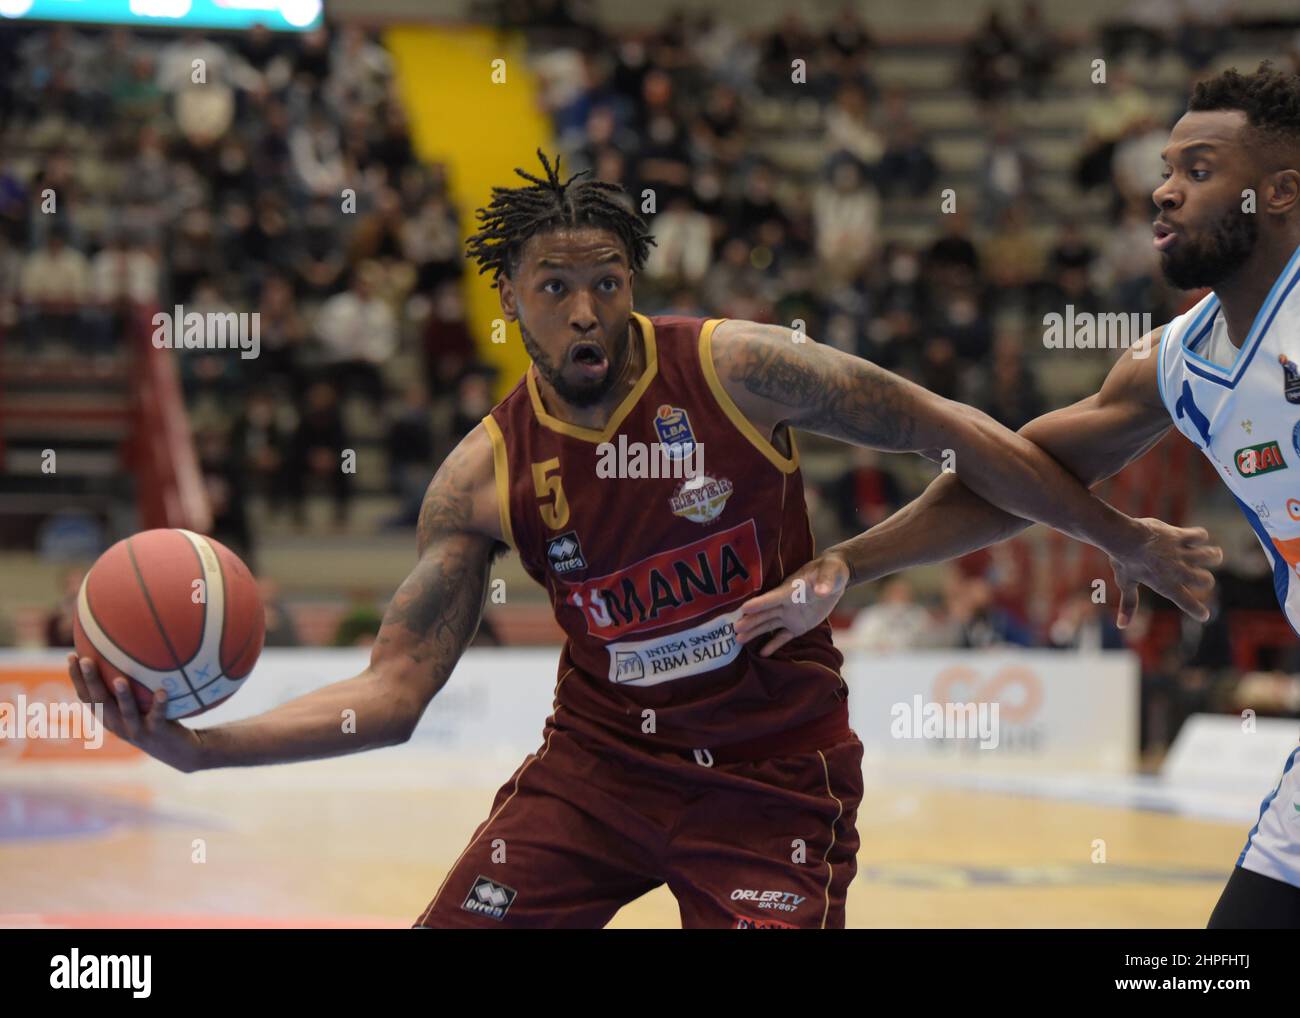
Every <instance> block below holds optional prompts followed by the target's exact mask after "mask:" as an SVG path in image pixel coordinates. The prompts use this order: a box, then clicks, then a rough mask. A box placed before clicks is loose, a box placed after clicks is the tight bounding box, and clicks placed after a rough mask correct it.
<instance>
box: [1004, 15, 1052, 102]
mask: <svg viewBox="0 0 1300 1018" xmlns="http://www.w3.org/2000/svg"><path fill="white" fill-rule="evenodd" d="M1015 38H1016V56H1017V58H1018V59H1019V65H1020V67H1019V70H1020V84H1021V86H1022V87H1023V88H1024V90H1025V95H1027V96H1028V97H1029V98H1030V99H1041V98H1042V95H1043V87H1044V85H1045V84H1046V82H1047V79H1048V78H1049V77H1050V76H1051V73H1052V67H1053V65H1054V64H1055V63H1056V55H1057V54H1058V53H1060V52H1061V41H1060V40H1059V39H1058V38H1057V37H1056V35H1055V33H1053V32H1052V30H1051V28H1049V27H1048V25H1047V22H1046V21H1045V20H1044V18H1043V9H1042V5H1041V4H1040V3H1038V2H1037V0H1025V3H1024V4H1022V5H1021V7H1020V20H1019V22H1018V23H1017V24H1016V28H1015Z"/></svg>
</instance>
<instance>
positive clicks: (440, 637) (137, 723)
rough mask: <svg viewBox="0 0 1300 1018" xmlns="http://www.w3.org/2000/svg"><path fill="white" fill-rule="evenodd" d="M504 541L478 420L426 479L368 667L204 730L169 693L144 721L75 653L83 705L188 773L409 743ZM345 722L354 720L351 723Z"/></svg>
mask: <svg viewBox="0 0 1300 1018" xmlns="http://www.w3.org/2000/svg"><path fill="white" fill-rule="evenodd" d="M500 539H501V534H500V523H499V522H498V516H497V510H496V503H495V487H494V485H493V475H492V451H491V445H490V442H489V440H488V437H487V435H486V434H485V433H484V431H483V427H482V425H480V426H479V427H478V428H476V429H475V430H474V431H473V432H471V433H470V434H469V435H468V436H467V437H466V438H465V440H464V441H462V442H461V444H460V445H459V446H457V448H456V449H455V450H453V452H452V453H451V455H450V456H448V457H447V459H446V461H445V462H444V463H443V465H442V467H441V468H440V469H439V470H438V473H437V475H436V476H435V477H434V479H433V481H432V483H431V484H430V485H429V490H428V491H427V493H426V494H425V496H424V503H423V505H422V506H421V509H420V523H419V546H418V550H419V560H418V561H417V562H416V564H415V567H414V569H412V570H411V573H410V575H409V576H407V577H406V579H405V580H404V581H403V582H402V584H401V586H400V587H398V589H397V593H396V594H394V595H393V598H392V601H391V602H390V603H389V605H388V609H387V611H386V612H385V613H384V618H383V623H382V624H381V626H380V629H379V634H378V637H377V639H376V641H375V644H374V647H373V648H372V650H371V656H370V664H369V666H368V667H367V668H366V669H365V670H364V671H363V672H361V674H359V675H356V676H354V677H352V678H350V679H344V680H342V681H340V682H335V683H332V684H331V685H328V686H324V687H323V688H321V689H318V690H315V691H314V692H311V693H308V694H306V695H305V696H300V697H298V698H297V699H294V700H290V701H289V702H288V703H285V704H281V705H280V706H279V707H276V708H274V709H272V710H269V711H266V712H265V713H263V714H258V715H256V716H255V717H251V718H246V719H245V720H243V721H235V722H231V723H230V724H225V725H219V726H216V727H213V728H206V729H189V728H186V727H185V726H183V725H180V724H177V723H176V722H174V721H166V720H164V719H163V717H162V715H163V711H164V710H165V706H164V705H165V700H159V701H157V702H155V705H154V707H153V709H152V710H151V711H150V712H149V713H148V714H147V715H145V716H144V717H141V716H140V714H139V712H138V711H137V710H136V709H135V702H134V697H133V696H132V694H131V693H130V692H129V691H128V692H121V691H116V690H115V691H114V693H113V694H111V695H110V694H109V693H108V692H107V691H106V690H105V689H104V685H103V682H102V681H101V680H100V679H99V677H98V675H97V673H96V670H95V668H94V666H93V664H91V663H90V661H89V660H88V659H83V660H82V661H81V662H78V661H77V660H76V658H75V656H73V657H71V658H70V661H69V666H70V669H71V672H72V678H73V682H74V684H75V685H76V686H77V689H78V692H79V693H80V694H81V697H82V699H83V700H86V701H87V702H96V701H98V702H101V703H103V704H104V705H105V706H104V716H105V724H106V725H107V726H108V728H109V730H110V731H112V732H114V733H115V734H117V735H119V736H121V737H122V738H124V739H126V740H127V741H129V742H132V743H134V744H135V745H137V746H139V747H140V748H141V749H143V750H145V751H146V752H148V753H150V754H152V755H153V756H156V757H157V758H158V759H160V760H163V762H165V763H169V764H171V765H172V766H174V767H176V768H177V769H179V770H183V771H193V770H203V769H208V768H214V767H240V766H252V765H255V764H271V763H287V762H290V761H297V760H314V759H319V758H322V757H330V756H342V755H344V754H346V753H357V752H361V751H363V750H367V749H374V748H377V747H380V746H391V745H395V744H397V743H401V742H405V741H406V740H407V739H408V738H410V735H411V732H412V731H413V730H414V729H415V726H416V724H417V722H418V721H419V720H420V716H421V715H422V714H423V713H424V709H425V708H426V707H427V706H428V704H429V701H430V700H432V699H433V697H434V695H435V694H436V693H437V692H438V690H440V689H441V688H442V686H443V685H444V683H446V681H447V679H448V677H450V675H451V671H452V669H453V668H454V667H455V665H456V662H457V661H458V660H459V659H460V656H461V653H462V652H463V651H464V649H465V648H466V646H468V645H469V642H470V641H471V640H472V639H473V637H474V633H475V632H476V630H477V629H478V624H479V620H480V618H481V616H482V611H483V599H484V592H485V589H486V585H487V580H488V575H489V571H490V564H491V560H492V558H493V556H494V553H495V551H496V550H499V549H500V548H502V547H504V545H502V544H501V540H500ZM87 666H89V667H87ZM253 681H257V680H256V679H254V680H253ZM123 686H125V683H123ZM349 711H350V712H353V713H352V714H351V715H347V714H345V712H349ZM345 717H348V718H349V719H350V720H351V721H352V723H350V724H348V725H345V724H344V719H345Z"/></svg>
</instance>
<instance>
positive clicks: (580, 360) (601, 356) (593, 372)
mask: <svg viewBox="0 0 1300 1018" xmlns="http://www.w3.org/2000/svg"><path fill="white" fill-rule="evenodd" d="M569 360H570V362H571V363H572V364H573V365H574V367H576V368H577V369H578V370H579V371H580V372H582V375H583V377H585V378H601V377H603V376H604V374H605V372H606V371H607V370H608V369H609V358H608V357H606V356H605V351H604V349H602V348H601V346H600V344H599V343H579V344H577V345H576V346H574V347H573V348H572V349H570V350H569Z"/></svg>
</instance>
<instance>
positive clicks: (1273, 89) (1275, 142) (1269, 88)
mask: <svg viewBox="0 0 1300 1018" xmlns="http://www.w3.org/2000/svg"><path fill="white" fill-rule="evenodd" d="M1187 110H1188V112H1190V113H1199V112H1204V111H1207V110H1241V111H1242V112H1244V113H1245V114H1246V122H1247V123H1248V124H1249V125H1250V127H1249V129H1248V130H1249V131H1250V133H1251V134H1253V135H1254V136H1255V138H1254V140H1255V142H1256V143H1257V144H1259V145H1261V146H1262V147H1266V148H1271V149H1276V150H1278V151H1277V155H1279V156H1283V155H1289V156H1292V157H1294V156H1295V154H1296V153H1297V150H1300V75H1297V74H1289V73H1287V72H1285V71H1278V70H1274V69H1273V65H1272V64H1271V63H1270V62H1269V61H1267V60H1265V61H1264V62H1263V63H1261V64H1260V65H1259V67H1257V68H1256V69H1255V72H1254V73H1253V74H1241V73H1240V72H1238V71H1237V70H1236V69H1235V68H1230V69H1229V70H1226V71H1224V72H1223V73H1222V74H1219V75H1216V76H1215V77H1213V78H1208V79H1206V80H1205V81H1201V82H1198V83H1197V85H1196V87H1195V88H1194V89H1193V90H1192V98H1191V101H1190V102H1188V104H1187Z"/></svg>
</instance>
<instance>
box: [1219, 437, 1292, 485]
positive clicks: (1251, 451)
mask: <svg viewBox="0 0 1300 1018" xmlns="http://www.w3.org/2000/svg"><path fill="white" fill-rule="evenodd" d="M1232 458H1233V461H1234V462H1235V463H1236V464H1237V473H1239V474H1241V476H1242V477H1259V476H1260V475H1261V474H1271V473H1272V472H1273V471H1274V470H1285V469H1286V460H1284V459H1283V458H1282V449H1281V447H1280V446H1279V445H1278V444H1277V443H1276V442H1265V443H1264V444H1262V445H1248V446H1246V447H1245V448H1243V449H1238V450H1237V451H1236V452H1235V453H1234V454H1233V457H1232Z"/></svg>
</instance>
